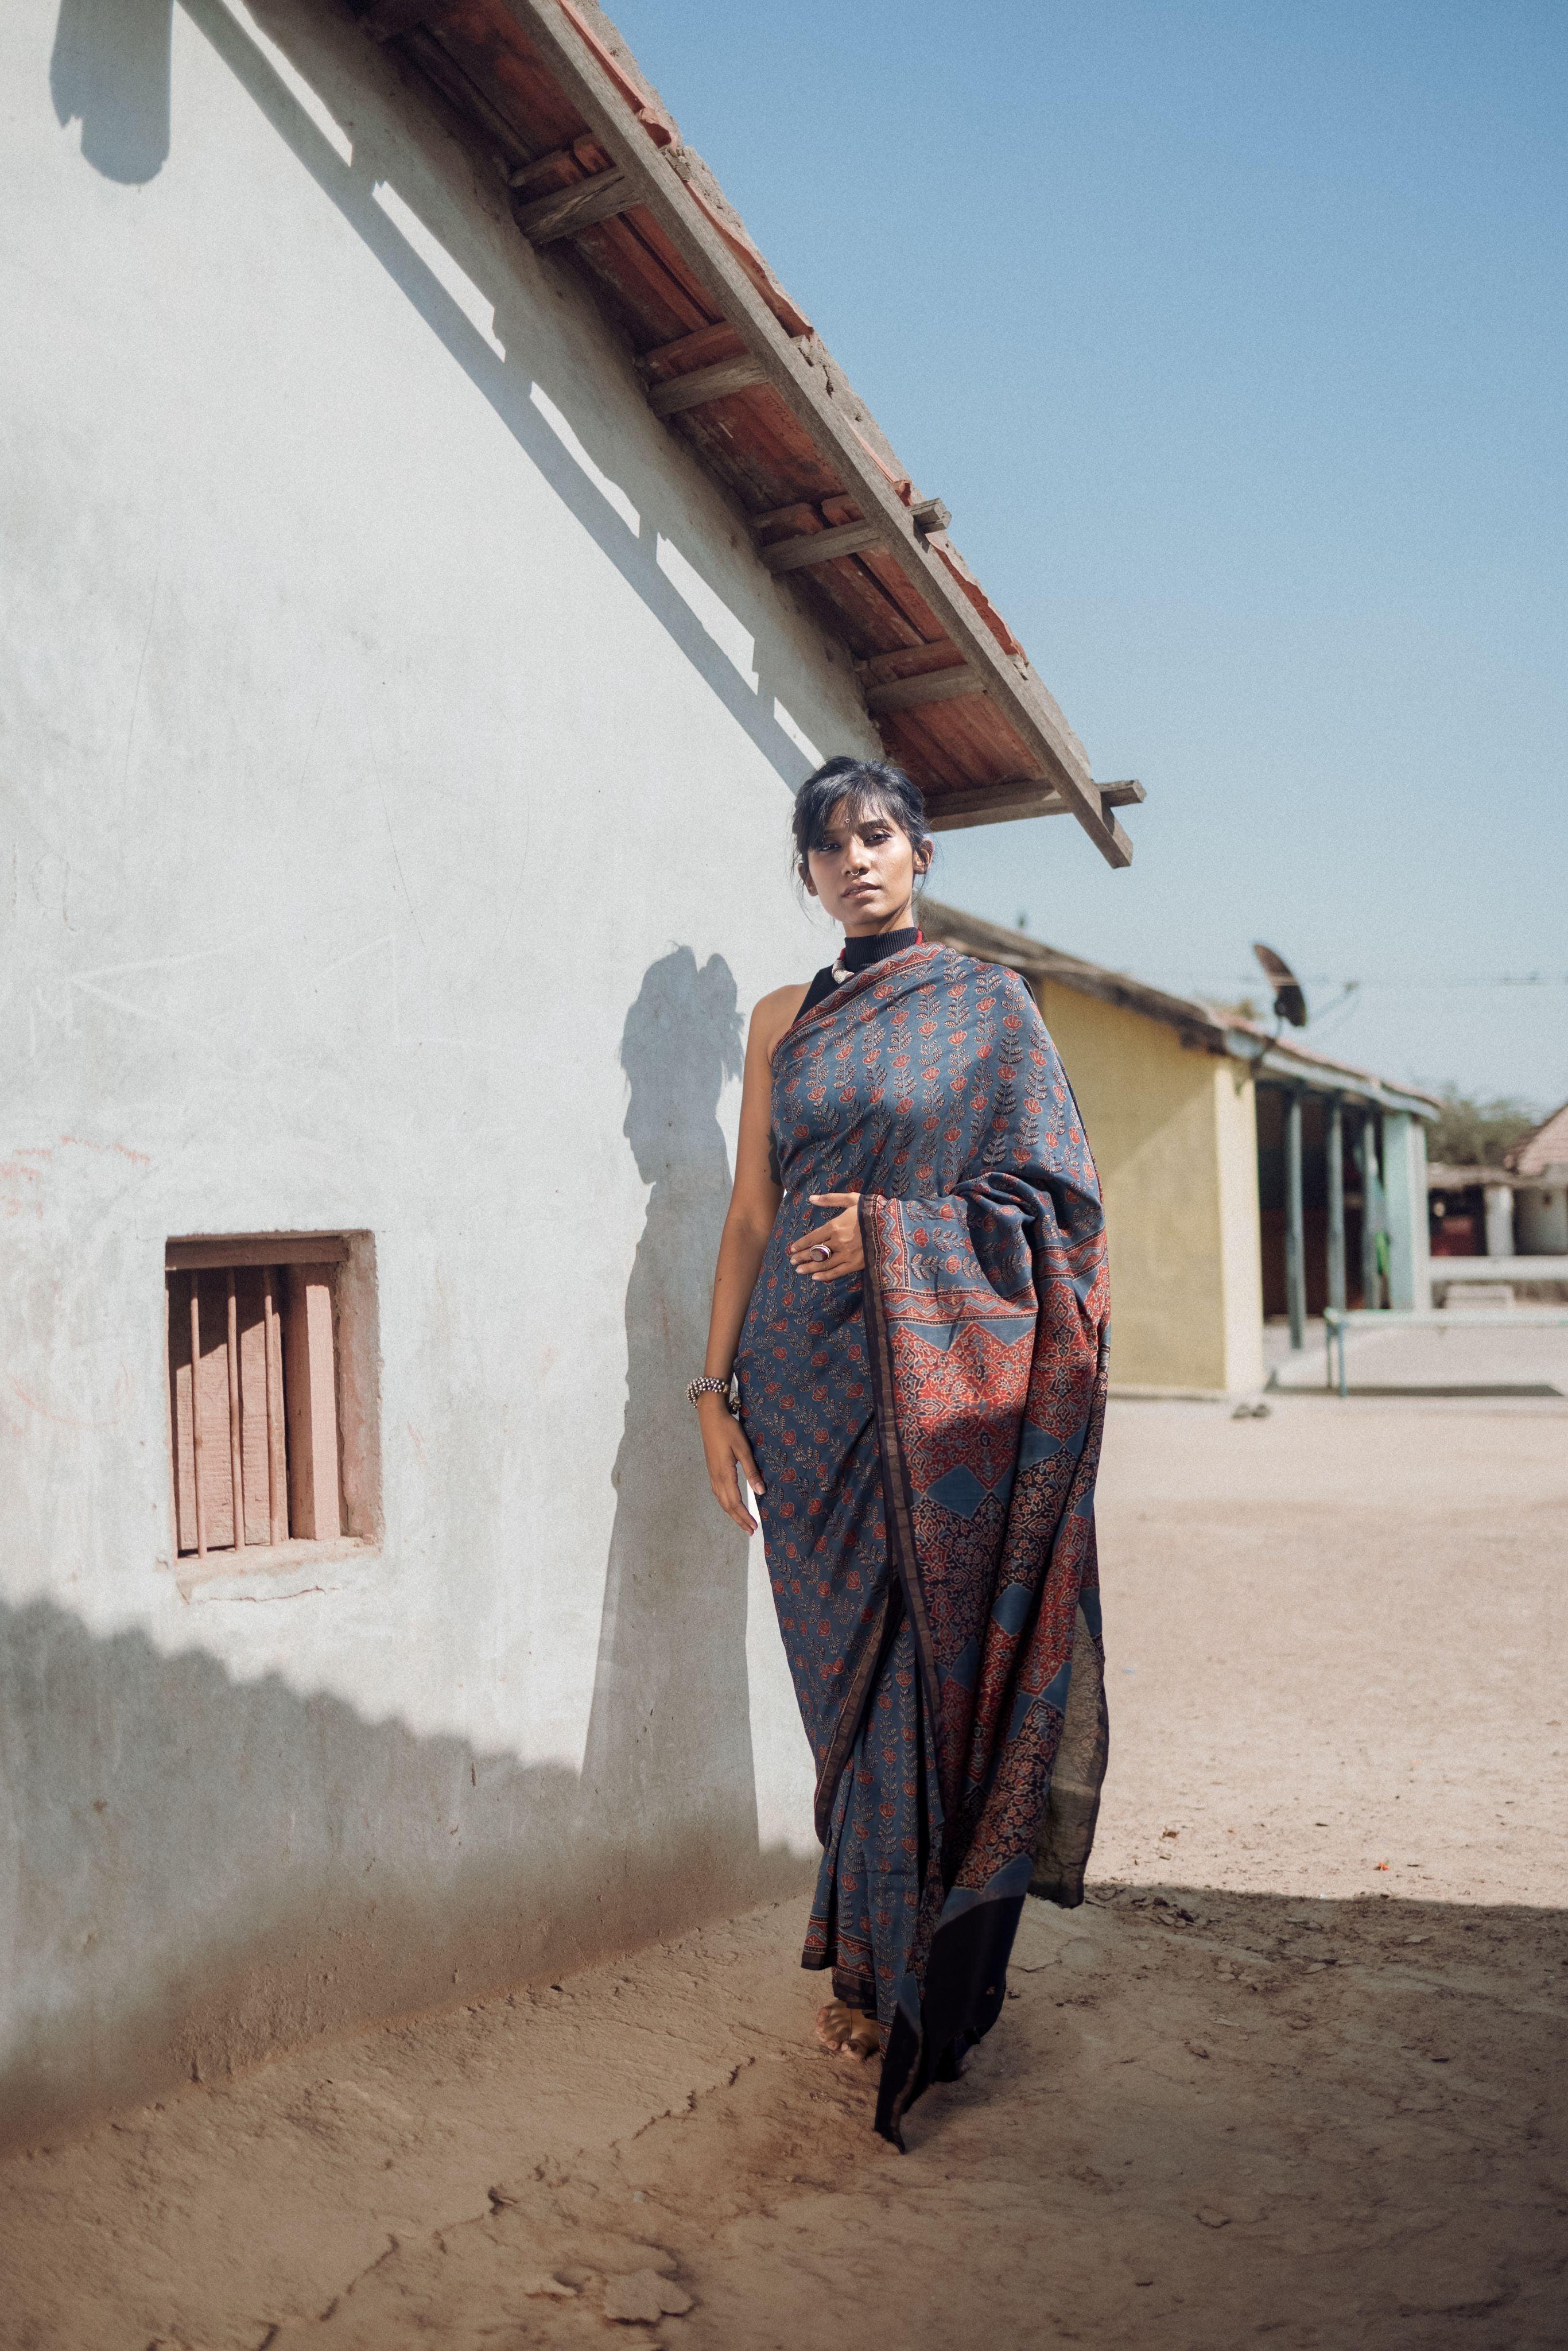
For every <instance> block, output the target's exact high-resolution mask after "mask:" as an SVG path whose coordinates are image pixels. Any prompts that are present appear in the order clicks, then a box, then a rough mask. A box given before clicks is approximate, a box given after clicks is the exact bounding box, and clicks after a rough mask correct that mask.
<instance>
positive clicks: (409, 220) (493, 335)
mask: <svg viewBox="0 0 1568 2351" xmlns="http://www.w3.org/2000/svg"><path fill="white" fill-rule="evenodd" d="M371 197H372V198H373V200H374V201H375V203H377V204H379V205H380V206H381V208H382V212H383V213H385V214H386V216H387V218H388V220H390V221H391V223H392V226H393V227H394V228H395V229H396V230H397V231H398V233H399V235H401V236H402V238H403V239H404V241H405V242H406V243H407V244H409V245H411V246H413V250H414V251H415V253H417V254H418V256H419V257H420V259H421V261H423V264H424V266H425V267H426V268H427V269H428V270H429V272H430V274H431V276H432V277H434V279H435V280H436V282H437V284H438V285H441V286H443V287H445V289H446V291H447V293H448V294H450V295H451V297H452V299H453V300H454V301H455V303H456V305H457V308H459V309H460V310H461V311H462V313H463V316H464V317H465V319H467V321H468V323H469V325H470V326H471V327H472V328H473V329H475V331H476V333H477V334H479V335H481V336H483V338H484V340H485V341H486V342H487V343H488V344H489V346H490V349H491V350H493V351H494V352H495V354H496V357H497V359H498V360H504V359H505V358H506V356H507V346H506V344H505V343H504V342H503V341H502V340H501V338H500V337H499V335H498V334H497V332H496V306H495V304H494V302H490V301H487V300H486V298H485V295H484V293H483V291H482V290H481V288H480V287H477V286H476V285H475V283H474V280H473V279H472V278H471V277H469V275H468V272H467V271H466V270H465V268H464V267H463V266H462V265H461V264H460V263H458V262H455V261H454V260H453V258H452V256H451V255H450V254H449V253H448V252H447V250H446V247H445V246H444V245H443V244H442V242H441V239H440V238H439V237H438V236H436V235H434V232H433V231H432V230H431V229H429V228H427V227H426V225H425V224H424V223H423V221H422V220H421V219H420V217H419V214H417V213H416V212H415V211H414V209H413V205H412V204H409V203H408V201H407V199H406V198H405V197H402V196H400V195H399V193H398V192H397V190H396V189H395V188H394V187H393V186H392V182H391V181H390V180H378V181H377V182H376V183H375V186H374V187H373V188H372V189H371Z"/></svg>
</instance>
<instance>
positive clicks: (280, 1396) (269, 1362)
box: [165, 1234, 347, 1560]
mask: <svg viewBox="0 0 1568 2351" xmlns="http://www.w3.org/2000/svg"><path fill="white" fill-rule="evenodd" d="M346 1255H347V1245H346V1244H345V1243H344V1242H343V1240H342V1239H341V1238H340V1237H339V1236H336V1235H315V1234H306V1235H300V1236H298V1237H296V1236H281V1235H265V1236H256V1237H249V1236H244V1235H241V1236H236V1237H235V1238H230V1239H228V1240H224V1241H204V1240H180V1241H171V1242H170V1243H169V1245H168V1249H167V1251H166V1256H165V1262H166V1266H167V1273H166V1282H167V1288H168V1297H169V1339H170V1367H169V1368H170V1412H171V1423H172V1453H173V1470H174V1480H173V1485H174V1497H173V1499H174V1520H175V1547H176V1550H177V1552H180V1553H182V1554H183V1555H184V1556H186V1557H189V1556H190V1555H191V1554H192V1553H194V1555H195V1556H196V1557H197V1558H198V1559H203V1560H204V1559H205V1558H206V1557H207V1556H208V1554H209V1552H214V1551H220V1552H221V1551H230V1552H235V1553H239V1552H245V1551H246V1550H247V1549H252V1548H255V1547H256V1545H258V1544H260V1545H269V1544H277V1543H286V1542H287V1541H289V1540H290V1538H291V1536H292V1538H293V1540H295V1541H326V1540H329V1539H330V1538H332V1537H335V1536H337V1535H338V1534H339V1533H340V1531H341V1504H340V1476H339V1463H338V1411H337V1362H336V1349H335V1341H334V1332H333V1320H334V1317H333V1292H332V1283H333V1279H334V1275H335V1271H336V1268H337V1266H338V1265H339V1264H340V1262H341V1261H342V1259H344V1258H345V1257H346ZM204 1342H205V1343H204ZM220 1351H221V1353H222V1355H223V1358H224V1360H223V1363H222V1364H221V1365H220V1364H219V1363H218V1361H217V1358H218V1355H219V1353H220ZM225 1439H226V1442H225Z"/></svg>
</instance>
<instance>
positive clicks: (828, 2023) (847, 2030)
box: [817, 2000, 882, 2063]
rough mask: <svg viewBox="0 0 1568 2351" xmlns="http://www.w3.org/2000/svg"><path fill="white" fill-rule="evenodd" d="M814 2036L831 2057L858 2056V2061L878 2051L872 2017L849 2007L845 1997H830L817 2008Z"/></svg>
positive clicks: (879, 2040)
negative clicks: (835, 1998) (834, 1998)
mask: <svg viewBox="0 0 1568 2351" xmlns="http://www.w3.org/2000/svg"><path fill="white" fill-rule="evenodd" d="M817 2038H818V2040H819V2041H820V2042H821V2044H822V2046H823V2048H824V2049H826V2050H828V2051H830V2052H831V2054H832V2055H833V2056H835V2057H858V2058H860V2059H861V2060H862V2063H863V2062H864V2060H865V2059H866V2058H868V2057H875V2056H878V2055H880V2053H881V2051H882V2035H881V2033H880V2032H878V2031H877V2024H876V2019H875V2017H874V2016H867V2015H866V2013H865V2011H864V2010H863V2009H859V2008H852V2007H851V2006H850V2004H849V2002H848V2001H847V2000H831V2001H828V2003H827V2005H826V2006H825V2007H824V2008H820V2009H819V2010H818V2011H817Z"/></svg>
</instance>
